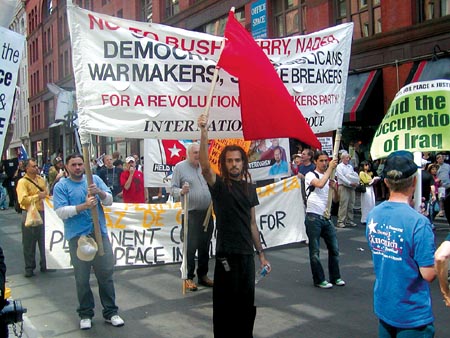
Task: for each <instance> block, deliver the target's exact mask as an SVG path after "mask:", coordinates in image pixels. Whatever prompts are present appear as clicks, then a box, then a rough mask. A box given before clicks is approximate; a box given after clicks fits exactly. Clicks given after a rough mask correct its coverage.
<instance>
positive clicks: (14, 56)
mask: <svg viewBox="0 0 450 338" xmlns="http://www.w3.org/2000/svg"><path fill="white" fill-rule="evenodd" d="M24 43H25V37H24V36H23V35H20V34H17V33H16V32H13V31H10V30H8V29H6V28H3V27H0V48H1V53H0V152H2V151H3V147H4V144H5V136H6V132H7V131H8V125H9V118H10V117H11V111H12V107H13V100H14V91H15V89H16V83H17V78H18V73H19V65H20V62H21V61H22V51H23V46H24Z"/></svg>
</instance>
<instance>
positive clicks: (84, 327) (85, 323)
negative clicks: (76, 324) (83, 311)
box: [80, 318, 92, 330]
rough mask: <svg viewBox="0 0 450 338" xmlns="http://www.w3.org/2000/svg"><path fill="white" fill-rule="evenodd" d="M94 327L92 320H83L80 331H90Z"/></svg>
mask: <svg viewBox="0 0 450 338" xmlns="http://www.w3.org/2000/svg"><path fill="white" fill-rule="evenodd" d="M91 327H92V320H91V319H90V318H83V319H82V320H80V330H89V329H90V328H91Z"/></svg>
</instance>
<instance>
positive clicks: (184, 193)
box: [172, 143, 214, 291]
mask: <svg viewBox="0 0 450 338" xmlns="http://www.w3.org/2000/svg"><path fill="white" fill-rule="evenodd" d="M199 150H200V145H199V144H198V143H191V144H189V146H188V148H187V159H186V160H184V161H181V162H179V163H177V164H176V166H175V168H174V170H173V175H172V194H173V196H174V197H175V198H177V197H178V196H181V197H184V198H181V203H182V206H183V208H186V197H187V202H188V208H187V210H186V211H187V212H188V213H189V214H188V215H186V212H185V215H184V217H186V216H189V217H188V220H187V225H188V228H189V231H188V236H187V238H186V237H184V238H183V241H184V245H185V246H186V245H187V257H186V262H187V279H186V281H185V286H186V289H187V290H190V291H196V290H197V285H196V284H195V282H194V277H195V252H197V253H198V267H197V277H198V283H199V284H200V285H203V286H206V287H212V286H213V285H214V283H213V281H212V280H211V279H209V278H208V262H209V247H210V243H211V237H212V233H213V229H214V224H213V219H212V217H210V216H211V215H210V213H209V214H208V208H209V205H210V204H211V194H210V192H209V189H208V184H207V183H206V181H205V179H204V178H203V176H202V168H201V167H200V163H199ZM205 218H208V220H207V226H206V227H203V223H204V220H205ZM184 223H185V222H183V224H184ZM182 231H183V230H182ZM183 259H184V257H183Z"/></svg>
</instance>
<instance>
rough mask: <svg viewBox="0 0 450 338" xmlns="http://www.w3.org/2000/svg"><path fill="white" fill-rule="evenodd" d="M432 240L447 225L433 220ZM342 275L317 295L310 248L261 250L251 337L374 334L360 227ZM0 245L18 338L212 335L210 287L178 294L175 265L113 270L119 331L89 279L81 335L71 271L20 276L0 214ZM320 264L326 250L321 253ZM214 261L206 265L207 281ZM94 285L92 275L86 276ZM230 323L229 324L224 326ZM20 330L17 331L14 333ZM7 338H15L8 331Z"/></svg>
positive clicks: (13, 220)
mask: <svg viewBox="0 0 450 338" xmlns="http://www.w3.org/2000/svg"><path fill="white" fill-rule="evenodd" d="M436 225H437V231H436V242H437V243H438V244H439V243H441V242H442V240H443V239H444V237H445V236H446V234H447V232H448V224H447V223H446V221H445V220H444V219H443V218H441V219H438V222H436ZM337 231H338V239H339V244H340V251H341V258H340V266H341V273H342V278H343V279H345V281H346V282H347V285H346V286H345V287H336V286H335V287H334V288H333V289H330V290H322V289H318V288H315V287H314V286H313V285H312V278H311V272H310V268H309V260H308V249H307V247H306V245H305V244H303V243H296V244H291V245H287V246H283V247H278V248H273V249H270V250H267V251H266V254H267V257H268V259H269V260H270V262H271V264H272V267H273V270H272V273H271V274H270V275H269V276H268V277H266V278H264V279H263V280H262V281H261V282H260V283H259V284H258V285H257V289H256V305H257V306H258V313H257V318H256V322H255V329H254V336H255V337H261V338H262V337H280V338H289V337H303V338H330V337H331V338H360V337H364V338H366V337H377V319H376V317H375V316H374V314H373V312H372V285H373V281H374V275H373V269H372V263H371V256H370V252H369V250H368V248H367V244H366V240H365V236H364V232H365V229H364V227H363V226H362V225H360V226H358V227H357V228H345V229H338V230H337ZM0 245H1V246H2V247H3V249H4V252H5V256H6V263H7V268H8V271H7V280H8V286H9V287H10V288H11V289H12V297H13V298H14V299H20V300H21V301H22V303H23V305H24V306H25V307H26V308H27V309H28V312H27V313H26V315H25V325H24V334H23V337H67V338H69V337H70V338H78V337H109V338H116V337H138V338H139V337H142V338H144V337H152V338H159V337H177V338H180V337H212V336H213V335H212V293H211V289H207V288H205V287H199V290H198V291H197V292H189V293H187V294H186V295H184V296H183V295H182V292H181V280H180V272H179V265H165V266H152V267H143V268H132V269H129V268H127V269H117V271H116V273H115V286H116V295H117V304H118V305H119V307H120V315H121V316H122V317H123V318H124V320H125V326H124V327H121V328H114V327H112V326H110V325H108V324H105V323H104V322H103V320H102V317H101V305H100V301H99V299H98V289H97V285H96V282H95V281H93V282H92V287H93V290H94V294H95V296H96V304H97V308H96V309H97V313H96V316H95V317H94V320H93V327H92V329H91V330H88V331H80V330H79V327H78V325H79V319H78V316H77V314H76V312H75V309H76V306H77V300H76V294H75V282H74V278H73V274H72V272H71V271H70V270H60V271H57V272H55V273H50V274H48V273H47V274H41V273H40V272H37V273H36V276H35V277H33V278H25V277H24V276H23V272H24V264H23V256H22V250H21V232H20V219H19V216H18V215H17V214H16V213H15V212H14V211H13V210H12V209H10V210H7V211H0ZM322 258H323V262H324V266H326V252H324V253H323V255H322ZM213 264H214V262H213V260H210V267H211V269H210V276H211V277H212V271H213ZM92 280H94V277H93V278H92ZM432 298H433V309H434V313H435V316H436V321H435V326H436V337H448V336H449V332H450V320H449V319H450V309H447V308H446V307H445V306H444V303H443V301H442V298H441V296H440V292H439V287H438V283H437V281H435V282H434V283H433V284H432ZM230 325H233V323H230ZM17 329H19V328H17ZM10 331H11V334H10V337H14V334H13V332H12V331H13V330H12V329H11V330H10Z"/></svg>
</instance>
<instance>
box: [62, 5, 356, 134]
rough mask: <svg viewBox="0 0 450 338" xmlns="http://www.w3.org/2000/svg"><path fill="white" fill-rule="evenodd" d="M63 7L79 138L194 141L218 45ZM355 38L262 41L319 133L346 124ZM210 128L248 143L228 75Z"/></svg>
mask: <svg viewBox="0 0 450 338" xmlns="http://www.w3.org/2000/svg"><path fill="white" fill-rule="evenodd" d="M67 8H68V18H69V29H70V34H71V41H72V51H73V65H74V73H75V82H76V90H77V102H78V108H79V122H80V127H81V129H82V130H83V131H85V132H87V133H90V134H95V135H103V136H109V137H132V138H143V139H145V138H158V139H178V140H180V139H186V140H190V139H195V138H198V136H199V131H198V130H197V118H198V116H199V115H200V114H201V113H202V112H203V111H204V109H205V106H206V102H207V96H208V93H209V90H210V87H211V80H212V77H213V73H214V69H215V65H216V61H217V60H218V58H219V52H220V46H221V43H222V39H223V38H222V37H217V36H213V35H209V34H203V33H199V32H193V31H187V30H183V29H179V28H174V27H169V26H164V25H159V24H154V23H151V24H149V23H144V22H136V21H130V20H125V19H120V18H117V17H111V16H107V15H103V14H98V13H94V12H90V11H87V10H84V9H80V8H78V7H74V6H71V5H68V6H67ZM352 31H353V24H352V23H346V24H342V25H339V26H336V27H331V28H328V29H325V30H322V31H319V32H316V33H312V34H309V35H305V36H292V37H288V38H279V39H262V40H257V43H258V44H259V45H260V46H261V48H262V49H263V51H264V52H265V53H266V54H267V55H268V57H269V59H270V60H271V61H272V63H273V64H274V66H275V68H276V70H277V72H278V74H279V76H280V78H281V80H282V81H283V82H284V83H285V85H286V87H287V89H288V91H289V92H290V93H291V95H292V99H293V100H294V101H295V103H296V104H297V106H298V107H299V109H300V111H301V112H302V114H303V116H304V117H305V118H306V119H307V121H308V123H309V125H310V126H311V128H312V130H313V131H314V132H315V133H320V132H326V131H330V130H335V129H337V128H338V127H340V126H341V124H342V117H343V109H344V102H345V91H346V84H347V73H348V66H349V60H350V49H351V40H352ZM268 85H269V84H268ZM255 95H258V93H255ZM279 114H280V118H283V112H279ZM210 122H211V126H210V133H209V136H210V137H211V138H212V139H220V138H241V137H242V124H241V115H240V100H239V91H238V85H237V80H236V79H235V78H233V77H231V76H230V75H228V73H226V72H225V71H223V70H221V71H220V73H219V80H218V84H217V86H216V89H215V92H214V95H213V97H212V103H211V116H210Z"/></svg>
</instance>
